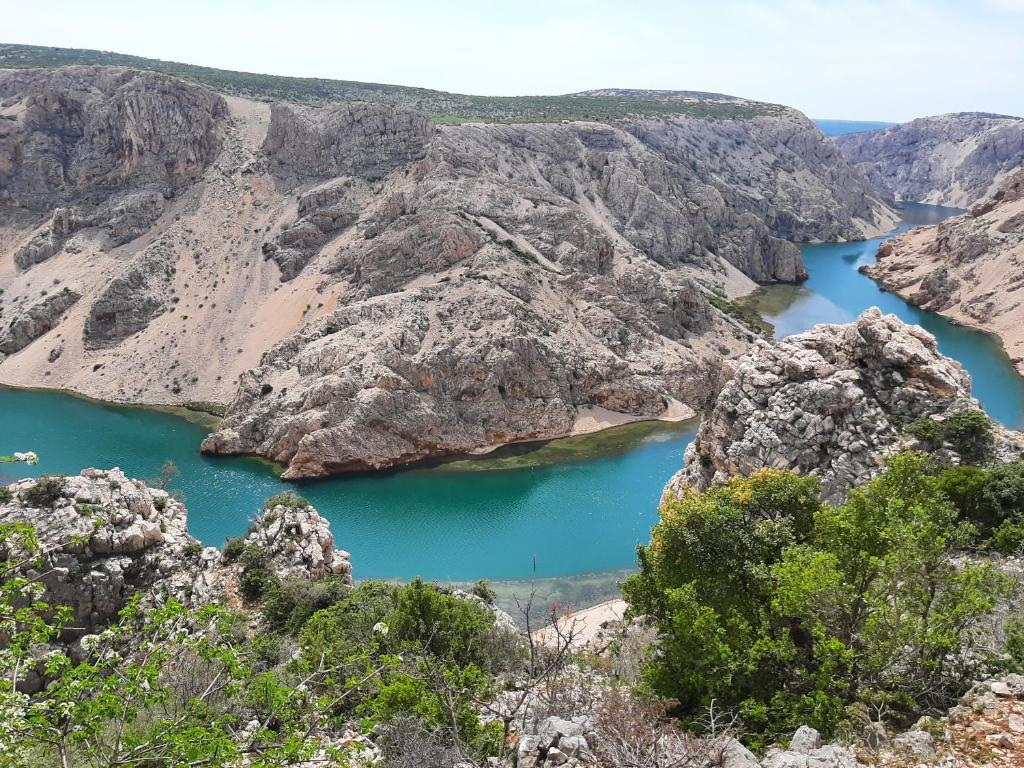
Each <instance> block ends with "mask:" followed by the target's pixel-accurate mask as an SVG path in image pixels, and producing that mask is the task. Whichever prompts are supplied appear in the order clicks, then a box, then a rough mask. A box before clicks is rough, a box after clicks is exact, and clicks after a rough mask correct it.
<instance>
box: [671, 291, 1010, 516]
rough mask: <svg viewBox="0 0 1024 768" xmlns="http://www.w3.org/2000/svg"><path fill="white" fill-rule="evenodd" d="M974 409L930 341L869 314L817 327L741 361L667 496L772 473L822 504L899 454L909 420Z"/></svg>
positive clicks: (890, 318)
mask: <svg viewBox="0 0 1024 768" xmlns="http://www.w3.org/2000/svg"><path fill="white" fill-rule="evenodd" d="M978 408H979V406H978V403H977V402H976V401H975V400H974V399H973V398H972V397H971V379H970V375H969V374H968V373H967V372H966V371H965V370H964V369H963V368H962V367H961V366H960V364H959V363H958V362H956V361H955V360H952V359H951V358H948V357H944V356H943V355H942V354H940V353H939V351H938V347H937V345H936V342H935V337H934V336H932V335H931V334H930V333H928V332H927V331H925V330H923V329H922V328H920V327H918V326H916V325H908V324H906V323H904V322H903V321H901V320H900V319H899V318H898V317H896V316H895V315H883V314H882V312H881V311H880V310H879V309H877V308H875V307H872V308H870V309H868V310H866V311H865V312H864V314H862V315H861V316H860V318H858V320H857V321H856V322H854V323H850V324H848V325H817V326H815V327H814V328H812V329H811V330H809V331H806V332H804V333H800V334H797V335H794V336H790V337H788V338H785V339H782V340H781V341H779V342H777V343H776V344H768V343H764V342H762V343H760V344H758V345H757V346H756V348H755V349H754V350H753V351H751V352H750V353H748V354H747V355H745V356H743V357H742V358H741V359H740V360H739V361H738V362H737V363H736V364H735V366H734V369H733V370H732V372H731V375H730V376H729V378H728V381H727V382H726V384H725V386H724V388H723V389H722V391H721V393H720V394H719V396H718V399H717V400H716V402H715V405H714V407H713V408H712V409H711V412H710V413H709V414H708V415H707V416H706V417H705V418H704V420H703V421H702V422H701V425H700V428H699V429H698V431H697V436H696V438H695V439H694V441H693V443H692V444H691V445H690V447H689V448H687V451H686V458H685V466H684V468H683V469H682V470H681V471H680V472H679V473H677V474H676V475H675V476H674V477H673V478H672V479H671V480H670V481H669V483H668V486H667V487H666V489H665V492H666V494H675V493H680V492H682V490H683V489H684V488H685V487H692V488H696V489H698V490H704V489H706V488H708V487H709V486H710V485H712V484H713V483H716V482H721V481H724V480H726V479H728V478H729V477H731V476H733V475H748V474H750V473H751V472H754V471H755V470H758V469H761V468H764V467H773V468H777V469H791V470H795V471H797V472H800V473H809V474H813V475H815V476H817V477H819V478H820V479H821V482H822V493H823V496H824V497H825V498H826V499H830V500H837V499H839V498H841V497H842V496H843V494H844V492H845V490H846V489H847V488H849V487H850V486H851V485H854V484H856V483H858V482H861V481H863V480H865V479H867V478H869V477H870V476H871V475H873V474H874V473H875V472H876V471H877V470H878V469H879V468H880V467H881V466H882V464H883V462H884V460H885V457H886V456H887V455H888V454H889V453H890V452H892V451H894V450H898V449H899V448H901V447H904V445H905V444H906V439H905V438H904V435H903V429H904V427H906V425H908V424H909V423H910V422H912V421H913V420H915V419H917V418H919V417H930V418H933V419H936V420H943V419H945V418H947V417H948V416H950V415H951V414H953V413H955V412H957V411H961V410H966V409H978ZM998 439H999V445H1000V447H1001V450H1002V451H1003V452H1005V453H1013V452H1015V451H1017V450H1019V446H1020V440H1019V435H1017V434H1016V433H1006V432H1005V431H999V434H998ZM951 459H952V460H957V457H955V456H953V457H951Z"/></svg>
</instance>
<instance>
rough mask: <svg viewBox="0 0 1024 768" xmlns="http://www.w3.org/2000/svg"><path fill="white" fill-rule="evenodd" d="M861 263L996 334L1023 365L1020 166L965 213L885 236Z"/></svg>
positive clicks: (930, 304)
mask: <svg viewBox="0 0 1024 768" xmlns="http://www.w3.org/2000/svg"><path fill="white" fill-rule="evenodd" d="M864 271H865V272H866V273H867V274H868V275H870V276H871V277H873V278H874V279H875V280H877V281H878V283H879V284H880V285H881V286H882V287H883V288H885V289H886V290H889V291H893V292H894V293H898V294H899V295H900V296H902V297H903V298H905V299H906V300H907V301H909V302H911V303H912V304H915V305H916V306H919V307H923V308H924V309H929V310H932V311H934V312H939V313H941V314H943V315H945V316H946V317H948V318H950V319H951V320H955V321H956V322H958V323H963V324H964V325H970V326H974V327H975V328H980V329H981V330H985V331H989V332H991V333H994V334H996V335H997V336H998V337H999V338H1000V340H1001V341H1002V342H1003V346H1004V347H1005V348H1006V351H1007V352H1008V354H1009V355H1010V357H1011V359H1012V360H1013V362H1014V363H1015V364H1016V366H1017V368H1018V370H1020V371H1021V373H1024V328H1022V327H1021V318H1022V317H1024V309H1022V304H1021V301H1022V299H1024V294H1022V293H1021V291H1022V289H1024V170H1018V171H1016V172H1015V173H1012V174H1010V175H1008V176H1006V177H1005V178H1004V179H1003V181H1002V182H1001V183H1000V184H999V185H998V187H997V188H996V190H995V191H994V192H993V193H992V194H991V195H990V196H989V197H987V198H986V199H984V200H982V201H981V202H979V203H978V204H977V205H975V206H974V207H973V208H972V209H971V210H970V211H969V212H968V213H966V214H964V215H962V216H957V217H955V218H952V219H946V220H945V221H943V222H941V223H939V224H937V225H935V226H931V227H921V228H919V229H914V230H912V231H910V232H907V233H905V234H903V235H900V236H899V237H897V238H894V239H892V240H889V241H886V242H885V243H884V244H883V245H882V246H881V247H880V248H879V249H878V260H877V263H876V264H874V265H871V266H868V267H865V268H864Z"/></svg>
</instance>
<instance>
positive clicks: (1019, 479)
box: [982, 461, 1024, 521]
mask: <svg viewBox="0 0 1024 768" xmlns="http://www.w3.org/2000/svg"><path fill="white" fill-rule="evenodd" d="M982 496H983V499H984V503H985V504H986V505H987V506H988V508H989V509H990V510H991V513H992V516H993V518H995V519H996V520H998V521H1003V520H1022V519H1024V462H1021V461H1014V462H1011V463H1009V464H1002V465H1000V466H998V467H995V468H994V469H992V470H991V471H990V472H989V473H988V482H987V483H986V484H985V488H984V490H983V492H982Z"/></svg>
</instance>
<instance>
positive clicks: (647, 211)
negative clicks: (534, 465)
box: [0, 49, 896, 478]
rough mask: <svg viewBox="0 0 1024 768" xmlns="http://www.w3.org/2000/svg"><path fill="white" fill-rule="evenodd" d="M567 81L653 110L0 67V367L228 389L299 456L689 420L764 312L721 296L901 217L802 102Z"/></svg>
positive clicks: (243, 432) (118, 393) (398, 459)
mask: <svg viewBox="0 0 1024 768" xmlns="http://www.w3.org/2000/svg"><path fill="white" fill-rule="evenodd" d="M5 52H6V53H8V54H9V49H5V51H0V53H5ZM0 63H2V61H0ZM399 92H400V91H399ZM389 93H392V92H389ZM250 95H251V94H250ZM363 96H364V98H368V95H367V94H363ZM467 98H469V97H467ZM550 98H553V99H554V98H556V97H550ZM558 98H559V99H561V101H559V102H557V103H559V104H563V103H565V100H566V99H569V102H570V103H573V104H584V105H590V106H588V107H582V108H578V109H580V111H585V109H590V108H592V107H593V105H599V106H601V105H604V107H606V106H607V105H608V104H609V103H613V104H616V105H621V104H623V103H625V104H626V105H627V109H628V108H629V104H630V103H631V102H630V100H634V101H633V102H632V103H633V104H634V105H635V109H636V110H637V112H636V113H629V112H626V113H621V108H620V114H616V115H615V116H614V117H607V118H604V119H602V120H601V121H594V120H587V119H572V120H569V119H565V120H560V121H558V122H553V121H552V122H516V121H512V120H509V121H506V122H501V121H495V120H494V119H493V118H491V121H490V122H477V121H472V120H469V119H460V121H456V122H454V123H453V122H451V121H450V118H445V117H442V116H440V115H438V114H437V110H438V109H439V108H440V107H438V106H437V105H438V104H439V103H440V104H447V102H443V101H442V102H439V101H438V100H437V99H436V98H435V97H431V98H430V99H427V100H426V101H425V102H422V103H417V105H416V106H419V107H421V109H415V108H412V106H410V105H409V103H408V101H407V100H404V101H403V100H401V99H399V100H396V99H393V98H384V97H380V98H379V100H378V101H376V102H371V101H362V102H358V103H353V102H346V103H317V104H309V103H306V104H296V103H282V102H275V103H273V104H268V103H266V102H261V101H255V100H253V99H252V98H243V97H241V96H237V95H227V96H224V95H220V94H218V93H216V92H214V91H212V90H210V89H209V88H206V87H204V86H200V85H196V84H194V83H191V82H186V81H183V80H179V79H177V78H174V77H170V76H167V75H164V74H160V73H154V72H147V71H141V70H133V69H129V68H123V67H120V68H119V67H106V66H69V67H61V68H53V69H45V68H24V69H12V70H6V71H3V72H2V73H0V118H2V119H0V188H2V190H3V193H2V200H0V204H2V212H0V253H2V255H0V287H2V288H3V294H2V295H0V321H2V322H3V324H4V325H5V326H6V330H5V332H4V335H3V337H2V339H0V345H2V346H0V349H2V350H3V353H2V354H4V355H5V358H4V359H3V360H2V361H0V382H2V383H4V384H7V385H13V386H40V385H42V386H46V387H52V388H60V389H68V390H72V391H75V392H79V393H82V394H86V395H89V396H91V397H96V398H99V399H103V400H109V401H117V402H132V403H150V404H152V403H171V404H175V403H176V404H184V403H197V402H198V403H208V404H212V407H216V406H221V407H224V408H225V409H226V413H225V419H224V422H223V424H222V425H221V429H219V430H218V431H217V432H216V433H215V434H213V435H212V436H211V437H210V438H209V439H208V440H207V441H206V442H205V444H204V449H205V450H207V451H209V452H212V453H236V454H255V455H260V456H264V457H267V458H270V459H272V460H274V461H276V462H278V463H279V464H281V465H283V466H284V467H285V468H286V469H285V477H287V478H308V477H319V476H324V475H328V474H333V473H337V472H343V471H350V470H357V469H370V468H381V467H387V466H393V465H398V464H403V463H407V462H410V461H414V460H417V459H421V458H424V457H430V456H438V455H444V454H450V453H466V452H479V451H482V450H488V449H490V448H493V447H494V446H495V445H500V444H503V443H508V442H514V441H518V440H524V439H534V438H550V437H556V436H561V435H566V434H571V433H573V432H578V431H581V430H585V429H591V428H594V427H595V426H602V425H607V424H611V423H621V421H623V420H624V419H625V420H629V419H652V418H682V417H686V416H692V415H694V414H696V412H697V411H699V410H700V409H702V408H704V407H705V406H706V405H708V403H709V398H710V397H711V396H712V394H713V392H714V390H715V388H716V386H717V381H718V377H719V370H720V368H721V365H722V362H723V360H724V359H726V358H728V357H731V356H733V355H735V354H737V353H739V352H741V351H742V350H744V349H745V348H747V347H748V346H749V345H750V344H751V343H752V342H753V341H754V339H755V337H756V334H755V332H754V331H753V330H752V329H751V328H750V327H748V326H747V325H745V324H744V323H743V322H742V321H741V320H738V319H737V318H736V316H735V314H736V313H735V311H734V308H733V305H732V304H731V301H730V298H731V297H735V296H737V295H739V294H742V293H746V292H749V291H750V290H751V289H752V288H753V287H754V286H755V284H756V282H755V281H761V282H771V281H798V280H800V279H802V278H803V277H804V275H805V271H804V268H803V265H802V262H801V259H800V255H799V249H798V248H797V246H796V245H795V244H794V242H793V241H804V240H837V239H838V240H843V239H857V238H861V237H865V236H871V235H873V234H876V233H879V232H881V231H885V230H886V229H889V228H891V226H892V223H893V222H894V221H895V216H896V215H895V213H894V211H893V210H892V209H891V208H890V207H889V206H888V205H887V204H886V201H885V196H884V194H878V193H875V192H874V191H873V190H872V189H871V188H870V186H869V185H868V184H867V182H866V181H864V179H863V178H862V176H861V175H860V173H859V172H857V171H856V170H853V169H851V168H850V166H849V165H848V164H847V162H846V161H845V160H844V159H843V157H842V155H841V154H840V152H839V151H838V150H837V149H836V148H835V146H834V145H833V144H832V143H831V142H830V141H828V140H826V139H825V138H824V137H823V136H822V135H821V134H820V133H819V132H818V131H817V130H816V129H815V128H814V126H813V125H812V124H811V123H810V121H808V120H807V119H806V118H805V117H804V116H803V115H801V114H800V113H798V112H796V111H795V110H792V109H788V108H785V107H780V106H777V105H769V104H761V103H758V102H750V101H747V100H743V99H737V98H734V97H727V96H721V95H717V94H694V93H690V92H632V91H629V92H626V91H600V92H588V93H586V94H574V95H572V96H571V97H564V98H563V97H558ZM573 98H576V99H580V100H581V101H579V102H573V101H572V99H573ZM474 103H475V102H474ZM527 106H529V108H531V109H536V107H535V106H533V102H529V103H528V105H527ZM604 107H603V108H604ZM474 108H479V105H477V107H474ZM487 108H488V109H495V107H494V106H493V105H490V104H488V105H487ZM502 108H504V107H502ZM517 108H518V107H517ZM467 109H468V107H467ZM524 109H525V107H524ZM432 110H433V111H432ZM521 119H525V120H533V119H536V118H533V117H531V116H530V115H526V116H525V117H523V118H521ZM207 407H211V406H207Z"/></svg>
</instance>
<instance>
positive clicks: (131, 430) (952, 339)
mask: <svg viewBox="0 0 1024 768" xmlns="http://www.w3.org/2000/svg"><path fill="white" fill-rule="evenodd" d="M952 213H956V211H955V210H953V209H942V208H937V207H935V206H920V205H910V206H908V207H907V210H906V218H907V224H905V225H904V227H906V226H910V225H911V224H913V223H926V222H927V221H929V220H938V219H940V218H942V217H944V216H947V215H951V214H952ZM879 242H881V238H878V239H875V240H869V241H865V242H861V243H846V244H828V245H808V246H805V247H804V249H803V252H804V258H805V260H806V261H807V265H808V270H809V272H810V275H811V276H810V279H809V280H808V281H807V282H806V283H805V284H804V285H802V286H798V287H794V286H772V287H771V288H768V289H764V290H761V291H759V292H758V294H757V295H756V296H755V297H752V299H751V301H752V302H753V303H754V304H755V305H756V306H757V307H758V308H759V309H760V310H761V311H762V312H763V313H764V315H765V316H766V319H768V320H769V321H770V322H772V323H774V324H775V325H776V329H777V333H778V334H779V335H786V334H789V333H793V332H798V331H802V330H805V329H806V328H808V327H810V326H811V325H813V324H814V323H817V322H844V321H848V320H850V319H852V318H854V317H855V316H856V315H857V314H858V313H859V312H860V311H861V310H862V309H864V308H865V307H868V306H871V305H880V306H882V308H883V309H884V310H885V311H887V312H896V313H897V314H899V315H900V316H901V317H903V318H904V319H905V320H909V321H911V322H917V323H920V324H921V325H923V326H925V327H926V328H927V329H928V330H929V331H931V332H932V333H934V334H935V335H936V336H937V337H938V338H939V344H940V347H941V348H942V350H943V351H944V352H945V353H946V354H949V355H952V356H954V357H956V358H958V359H960V360H961V361H962V362H963V363H964V364H965V365H966V367H967V368H968V370H970V371H971V373H972V375H973V377H974V381H975V387H976V390H977V392H978V394H979V397H980V398H981V399H982V401H983V402H984V403H985V405H986V407H988V408H989V409H990V411H991V412H992V413H993V415H995V416H996V417H997V418H999V419H1000V420H1002V421H1003V422H1004V423H1006V424H1008V425H1011V426H1022V425H1024V379H1021V378H1020V377H1019V376H1017V374H1016V372H1015V371H1014V370H1013V368H1012V366H1011V365H1010V362H1009V360H1008V359H1007V358H1006V355H1005V354H1004V353H1003V352H1002V350H1001V348H1000V347H999V345H998V344H997V343H996V342H995V341H994V340H993V339H991V338H989V337H988V336H986V335H984V334H981V333H978V332H976V331H972V330H969V329H965V328H960V327H957V326H955V325H952V324H951V323H949V322H947V321H946V320H944V319H943V318H941V317H939V316H938V315H934V314H931V313H926V312H921V311H920V310H917V309H915V308H913V307H910V306H909V305H907V304H906V303H905V302H903V301H902V300H901V299H899V298H898V297H896V296H894V295H892V294H886V293H883V292H881V291H879V290H878V288H877V287H876V286H875V284H874V283H873V282H872V281H871V280H870V279H869V278H867V277H865V276H863V275H861V274H860V273H859V272H857V267H858V266H860V265H861V264H863V263H866V262H870V261H871V260H872V259H873V258H874V253H875V250H876V249H877V247H878V244H879ZM0 419H2V424H3V428H2V433H0V436H2V439H0V452H10V451H14V450H33V451H36V452H37V453H39V455H40V457H41V460H40V463H39V464H38V465H37V466H36V467H32V468H26V467H25V466H24V465H16V466H11V467H7V468H6V470H5V471H6V479H7V480H10V479H12V478H13V476H14V475H19V476H20V475H25V474H27V473H31V474H41V473H46V472H64V473H72V472H77V471H79V470H80V469H81V468H83V467H87V466H97V467H109V466H115V465H116V466H120V467H121V468H122V469H124V470H125V472H127V473H128V474H129V475H130V476H134V477H141V478H154V477H155V476H157V474H158V472H159V468H160V465H161V464H162V463H163V462H164V461H165V460H168V459H169V460H171V461H173V462H174V463H175V464H176V465H177V466H178V468H179V470H180V475H179V476H178V477H177V478H175V480H174V481H173V483H172V485H171V488H172V489H174V490H176V491H178V492H180V493H181V494H183V496H184V499H185V503H186V505H187V506H188V509H189V528H190V530H191V531H192V533H193V534H194V535H195V536H197V537H198V538H199V539H201V540H202V541H203V542H205V543H207V544H214V545H220V544H221V543H222V542H223V540H224V538H225V537H226V536H229V535H238V534H239V533H242V532H243V531H244V530H245V527H246V525H247V520H248V518H249V517H250V516H251V515H253V514H255V513H256V512H257V511H258V510H259V508H260V505H261V502H262V500H263V499H264V498H266V497H268V496H270V495H272V494H274V493H278V492H280V491H281V490H283V489H285V488H293V487H294V486H290V485H287V484H284V483H281V482H280V481H279V480H278V479H277V478H276V477H275V475H274V473H273V472H272V471H271V469H270V468H269V467H268V466H267V465H266V464H265V463H261V462H258V461H255V460H252V459H244V458H211V457H206V456H202V455H200V454H199V451H198V447H199V443H200V441H201V440H202V437H203V436H204V435H205V433H206V429H205V428H203V427H202V426H201V425H199V424H197V423H194V422H192V421H189V420H186V419H184V418H181V417H179V416H175V415H171V414H167V413H162V412H159V411H152V410H148V409H142V408H131V407H120V406H111V405H104V404H100V403H95V402H92V401H87V400H83V399H79V398H75V397H72V396H69V395H65V394H60V393H56V392H38V391H31V392H30V391H20V390H2V389H0ZM695 428H696V425H695V424H694V423H693V422H689V423H682V424H650V423H645V424H634V425H629V426H626V427H620V428H616V429H613V430H607V431H605V432H603V433H600V434H598V435H591V436H584V437H578V438H566V439H563V440H556V441H551V442H549V443H537V444H527V445H518V446H509V447H507V448H505V449H501V450H499V451H497V452H496V453H494V454H492V455H490V456H489V457H485V458H480V459H472V460H461V461H453V462H449V463H446V464H442V465H439V466H433V467H429V468H428V467H417V468H412V469H406V470H402V471H395V472H386V473H378V474H372V475H371V474H367V475H358V476H352V477H342V478H336V479H332V480H326V481H322V482H316V483H309V484H304V485H302V486H301V487H299V488H298V489H297V490H298V491H299V492H300V493H302V495H303V496H305V497H307V498H308V499H309V500H310V501H311V502H313V504H315V505H316V507H317V509H319V510H320V512H321V513H322V514H324V515H326V516H327V517H328V518H329V519H330V520H331V525H332V527H333V530H334V533H335V538H336V540H337V542H338V545H339V546H341V547H343V548H345V549H348V550H350V551H351V552H352V553H353V564H354V567H355V574H356V576H357V578H398V579H407V578H411V577H413V576H417V575H419V576H423V577H424V578H428V579H439V580H456V581H462V580H471V579H478V578H490V579H516V578H523V577H528V576H531V575H533V574H537V575H539V576H550V577H554V576H564V575H567V574H581V573H587V572H599V571H612V570H615V569H621V568H628V567H630V566H631V565H632V564H633V562H634V551H635V547H636V544H637V543H639V542H643V541H647V539H648V538H649V534H650V529H651V526H652V525H653V524H654V522H655V521H656V519H657V502H658V498H659V496H660V494H661V489H662V487H663V486H664V484H665V481H666V480H667V479H668V478H669V476H670V475H671V474H672V473H673V472H674V471H676V470H677V469H678V468H679V467H680V465H681V462H682V454H683V451H684V449H685V447H686V445H687V444H688V443H689V441H690V440H691V439H692V437H693V433H694V431H695Z"/></svg>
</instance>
